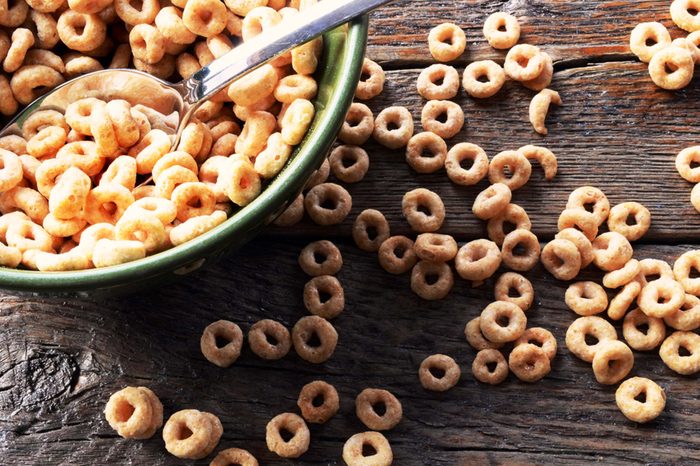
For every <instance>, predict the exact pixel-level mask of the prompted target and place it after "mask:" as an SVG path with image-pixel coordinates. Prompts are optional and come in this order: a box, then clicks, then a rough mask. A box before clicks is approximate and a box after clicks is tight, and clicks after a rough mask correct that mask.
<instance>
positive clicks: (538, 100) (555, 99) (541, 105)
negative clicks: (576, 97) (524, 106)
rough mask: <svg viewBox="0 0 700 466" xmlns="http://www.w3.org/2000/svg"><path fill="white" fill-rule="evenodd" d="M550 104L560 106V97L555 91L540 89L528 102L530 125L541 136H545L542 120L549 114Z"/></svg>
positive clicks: (545, 129)
mask: <svg viewBox="0 0 700 466" xmlns="http://www.w3.org/2000/svg"><path fill="white" fill-rule="evenodd" d="M551 104H555V105H561V97H559V93H558V92H557V91H553V90H551V89H542V90H541V91H540V93H539V94H537V95H536V96H535V97H533V98H532V101H531V102H530V123H532V127H533V128H535V131H537V132H538V133H540V134H542V135H546V134H547V128H546V127H545V125H544V120H545V118H546V117H547V112H549V106H550V105H551Z"/></svg>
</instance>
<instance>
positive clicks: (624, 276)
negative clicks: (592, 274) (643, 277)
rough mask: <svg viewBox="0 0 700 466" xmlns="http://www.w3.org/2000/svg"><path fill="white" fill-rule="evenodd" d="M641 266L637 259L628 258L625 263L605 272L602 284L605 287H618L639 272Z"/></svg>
mask: <svg viewBox="0 0 700 466" xmlns="http://www.w3.org/2000/svg"><path fill="white" fill-rule="evenodd" d="M640 270H641V266H640V265H639V261H638V260H637V259H630V260H628V261H627V263H625V265H624V266H623V267H622V268H620V269H617V270H613V271H611V272H608V273H606V274H605V275H604V276H603V286H605V287H606V288H619V287H621V286H624V285H627V284H628V283H629V282H631V281H632V280H634V279H635V277H636V276H637V275H638V274H639V272H640Z"/></svg>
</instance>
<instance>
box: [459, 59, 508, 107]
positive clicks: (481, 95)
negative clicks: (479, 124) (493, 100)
mask: <svg viewBox="0 0 700 466" xmlns="http://www.w3.org/2000/svg"><path fill="white" fill-rule="evenodd" d="M505 82H506V72H505V71H503V68H502V67H501V66H500V65H499V64H498V63H496V62H494V61H493V60H481V61H475V62H472V63H470V64H469V65H468V66H467V67H466V68H465V69H464V74H463V75H462V87H463V88H464V90H465V91H467V94H469V95H470V96H472V97H475V98H477V99H486V98H489V97H491V96H493V95H495V94H496V93H497V92H498V91H500V90H501V88H502V87H503V84H505Z"/></svg>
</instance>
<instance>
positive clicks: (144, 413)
mask: <svg viewBox="0 0 700 466" xmlns="http://www.w3.org/2000/svg"><path fill="white" fill-rule="evenodd" d="M105 417H106V418H107V422H109V425H110V426H111V427H112V429H114V430H116V431H117V433H118V434H119V435H120V436H122V437H124V438H131V439H138V440H142V439H147V438H150V437H152V436H153V434H155V432H156V430H157V429H159V428H160V426H162V425H163V405H162V404H161V402H160V400H159V399H158V397H157V396H156V395H155V394H154V393H153V392H152V391H151V390H150V389H148V388H146V387H126V388H123V389H121V390H119V391H118V392H116V393H113V394H112V396H110V397H109V401H108V402H107V406H106V407H105Z"/></svg>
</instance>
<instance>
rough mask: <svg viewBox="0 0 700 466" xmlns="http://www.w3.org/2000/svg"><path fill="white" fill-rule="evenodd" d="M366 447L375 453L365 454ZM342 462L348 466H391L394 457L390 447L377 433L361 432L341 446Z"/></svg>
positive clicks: (384, 438)
mask: <svg viewBox="0 0 700 466" xmlns="http://www.w3.org/2000/svg"><path fill="white" fill-rule="evenodd" d="M366 447H370V448H371V450H374V452H375V453H372V454H366V453H365V449H366ZM343 461H345V462H346V463H347V464H348V466H366V465H370V464H371V465H372V466H391V464H392V462H393V461H394V455H393V453H392V451H391V445H389V442H388V441H387V439H386V437H384V436H383V435H382V434H380V433H379V432H362V433H359V434H355V435H353V436H352V437H350V438H349V439H348V440H347V441H346V442H345V445H343Z"/></svg>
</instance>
